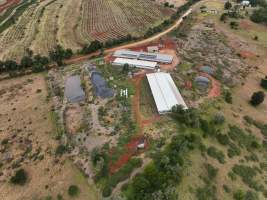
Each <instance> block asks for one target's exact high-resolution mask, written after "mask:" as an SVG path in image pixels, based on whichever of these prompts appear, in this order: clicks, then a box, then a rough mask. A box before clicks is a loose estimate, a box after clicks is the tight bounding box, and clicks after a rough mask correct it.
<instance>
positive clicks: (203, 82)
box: [195, 76, 210, 88]
mask: <svg viewBox="0 0 267 200" xmlns="http://www.w3.org/2000/svg"><path fill="white" fill-rule="evenodd" d="M209 82H210V80H209V79H208V78H207V77H205V76H197V77H196V78H195V83H196V84H197V86H200V87H204V88H207V87H208V86H209Z"/></svg>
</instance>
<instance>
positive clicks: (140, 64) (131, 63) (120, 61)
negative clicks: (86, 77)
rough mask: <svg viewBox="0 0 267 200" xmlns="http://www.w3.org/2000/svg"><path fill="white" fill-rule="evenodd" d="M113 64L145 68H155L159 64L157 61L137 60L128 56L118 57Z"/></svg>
mask: <svg viewBox="0 0 267 200" xmlns="http://www.w3.org/2000/svg"><path fill="white" fill-rule="evenodd" d="M112 64H113V65H118V66H123V65H125V64H128V65H129V66H130V67H137V68H144V69H155V68H156V66H157V63H156V62H150V61H144V60H137V59H126V58H116V59H115V60H114V61H113V63H112Z"/></svg>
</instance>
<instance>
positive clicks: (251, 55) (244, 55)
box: [239, 51, 257, 58]
mask: <svg viewBox="0 0 267 200" xmlns="http://www.w3.org/2000/svg"><path fill="white" fill-rule="evenodd" d="M239 55H240V56H241V57H242V58H254V57H256V56H257V55H256V54H254V53H253V52H251V51H240V52H239Z"/></svg>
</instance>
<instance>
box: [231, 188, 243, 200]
mask: <svg viewBox="0 0 267 200" xmlns="http://www.w3.org/2000/svg"><path fill="white" fill-rule="evenodd" d="M233 196H234V199H235V200H244V199H245V193H244V192H243V191H242V190H237V191H236V192H234V195H233Z"/></svg>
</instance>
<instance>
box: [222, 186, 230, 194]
mask: <svg viewBox="0 0 267 200" xmlns="http://www.w3.org/2000/svg"><path fill="white" fill-rule="evenodd" d="M223 190H224V191H225V192H226V193H230V192H231V190H230V188H229V187H228V186H227V185H223Z"/></svg>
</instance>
